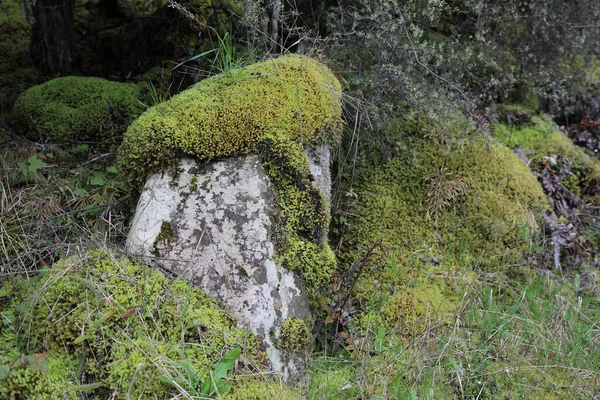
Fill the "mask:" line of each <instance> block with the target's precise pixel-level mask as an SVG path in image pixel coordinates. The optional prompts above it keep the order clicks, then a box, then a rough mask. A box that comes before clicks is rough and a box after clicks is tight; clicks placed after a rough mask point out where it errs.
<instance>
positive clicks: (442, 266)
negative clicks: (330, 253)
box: [344, 121, 550, 334]
mask: <svg viewBox="0 0 600 400" xmlns="http://www.w3.org/2000/svg"><path fill="white" fill-rule="evenodd" d="M388 130H389V132H390V137H391V138H393V139H394V140H395V141H396V145H397V148H398V149H400V152H399V154H398V156H396V157H395V158H393V159H392V160H390V161H387V162H377V163H376V164H375V165H373V166H371V167H369V168H367V169H365V170H364V171H363V172H361V173H360V174H359V176H358V177H357V179H356V180H355V186H354V187H353V192H354V194H355V197H356V200H355V204H354V205H353V207H351V209H350V210H349V214H350V215H351V217H350V218H349V220H348V222H349V227H348V230H347V233H346V235H345V236H344V240H345V242H346V246H347V248H349V249H360V248H364V247H365V246H372V245H373V244H374V243H376V242H377V241H378V240H381V241H382V244H383V245H384V246H385V248H387V249H388V252H387V253H386V255H385V256H382V257H379V258H377V257H375V258H374V259H373V261H372V262H371V264H370V265H369V266H368V268H369V269H368V270H367V271H365V273H363V274H362V277H361V278H360V279H359V282H358V284H357V287H356V298H355V301H357V302H358V303H360V304H361V305H362V307H361V309H362V311H361V312H359V314H358V315H357V317H356V318H355V320H356V322H357V324H358V325H359V326H361V327H363V328H364V327H366V326H368V325H370V324H373V323H374V324H376V325H377V324H381V323H383V324H384V325H386V326H400V327H403V328H402V329H404V330H405V333H407V334H409V333H415V332H418V331H419V329H420V328H422V327H423V326H424V324H426V323H427V322H428V320H429V319H430V318H431V317H434V318H435V319H437V318H442V320H443V319H444V318H445V317H448V316H450V315H451V311H453V309H454V307H455V306H456V305H457V304H458V301H459V300H460V298H461V296H462V295H463V294H464V292H463V291H462V289H461V287H460V286H461V285H462V284H468V281H469V280H472V279H473V278H474V277H475V275H474V272H473V271H486V272H491V273H493V272H494V271H499V270H502V269H503V268H504V266H505V265H510V264H514V262H515V261H516V260H521V257H522V254H523V251H524V250H526V247H527V245H528V244H529V239H530V238H531V237H532V234H533V233H534V231H536V230H537V226H538V225H537V221H538V218H539V217H540V215H541V213H542V211H543V210H546V209H548V208H549V207H550V206H549V203H548V201H547V199H546V197H545V195H544V193H543V191H542V188H541V186H540V185H539V184H538V182H537V181H536V179H535V177H534V176H533V175H532V174H531V173H530V172H529V170H528V168H527V166H526V165H525V163H524V162H523V161H521V160H520V159H519V158H518V157H517V156H516V155H514V154H513V153H512V152H511V150H509V149H508V148H506V147H505V146H503V145H502V144H500V143H497V142H496V141H494V140H489V141H486V140H485V139H484V138H483V137H475V138H472V139H467V140H464V141H460V140H457V141H456V142H455V143H454V145H453V146H452V147H451V148H449V147H447V146H445V145H442V144H439V143H437V142H436V141H435V137H434V138H423V136H425V135H424V132H426V131H425V126H423V125H420V124H415V123H414V122H409V121H395V122H393V123H391V124H390V126H389V128H388ZM348 261H349V260H348ZM374 294H377V295H374ZM446 322H448V321H446Z"/></svg>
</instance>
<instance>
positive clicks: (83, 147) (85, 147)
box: [71, 144, 90, 154]
mask: <svg viewBox="0 0 600 400" xmlns="http://www.w3.org/2000/svg"><path fill="white" fill-rule="evenodd" d="M89 149H90V146H89V145H87V144H78V145H77V146H73V147H72V148H71V152H73V154H77V153H86V152H87V151H88V150H89Z"/></svg>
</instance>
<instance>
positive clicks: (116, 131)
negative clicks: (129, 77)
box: [9, 76, 144, 141]
mask: <svg viewBox="0 0 600 400" xmlns="http://www.w3.org/2000/svg"><path fill="white" fill-rule="evenodd" d="M139 99H142V95H141V94H140V87H139V86H138V85H134V84H126V83H119V82H111V81H107V80H104V79H100V78H92V77H78V76H68V77H64V78H57V79H53V80H51V81H48V82H46V83H44V84H41V85H38V86H34V87H32V88H30V89H28V90H27V91H25V93H23V94H22V95H21V96H20V97H19V98H18V99H17V101H16V103H15V105H14V107H13V110H12V113H11V114H10V117H9V122H10V123H11V125H13V126H14V128H15V129H16V130H17V131H19V132H21V133H23V134H26V135H29V136H33V137H39V135H40V134H43V135H47V136H51V137H56V138H64V139H78V140H94V141H97V140H101V139H104V138H109V137H114V136H119V135H121V134H122V133H123V131H124V130H125V128H126V127H127V126H128V125H129V123H131V121H132V120H133V119H134V118H136V117H137V116H138V115H139V114H140V113H141V112H142V110H143V109H144V106H143V105H142V104H141V103H140V102H139V101H138V100H139Z"/></svg>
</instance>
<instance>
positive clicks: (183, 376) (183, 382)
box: [159, 347, 241, 398]
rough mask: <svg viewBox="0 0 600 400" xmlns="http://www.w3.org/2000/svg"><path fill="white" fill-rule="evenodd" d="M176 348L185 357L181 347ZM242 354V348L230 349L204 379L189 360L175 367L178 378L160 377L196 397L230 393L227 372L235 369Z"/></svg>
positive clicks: (210, 396)
mask: <svg viewBox="0 0 600 400" xmlns="http://www.w3.org/2000/svg"><path fill="white" fill-rule="evenodd" d="M174 349H175V351H177V353H178V354H179V355H180V356H181V357H182V358H183V357H184V354H183V351H182V350H181V349H178V348H174ZM240 354H241V349H240V348H238V347H236V348H233V349H231V350H229V351H228V352H227V353H225V355H224V356H223V358H222V359H221V361H219V362H218V363H216V364H215V366H214V368H213V370H212V371H211V372H210V374H209V376H208V377H206V378H204V379H203V378H202V377H201V376H199V375H198V374H197V373H196V371H195V370H194V367H193V366H192V364H190V363H189V362H188V361H184V362H182V363H181V365H179V368H173V371H175V372H176V373H177V374H178V376H177V377H176V378H169V377H167V376H164V375H163V376H160V377H159V379H160V380H161V381H162V382H164V383H166V384H168V385H171V386H173V387H174V388H177V389H179V390H182V389H183V390H185V391H186V392H187V393H188V394H190V395H191V396H192V397H194V398H196V397H198V398H207V397H208V398H212V397H215V396H221V395H224V394H227V393H229V391H230V390H231V387H230V386H229V385H228V384H227V381H226V378H227V373H228V372H229V371H231V370H232V369H233V367H234V365H235V362H236V361H237V359H238V358H239V357H240Z"/></svg>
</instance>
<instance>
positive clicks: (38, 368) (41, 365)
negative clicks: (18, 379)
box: [25, 354, 48, 374]
mask: <svg viewBox="0 0 600 400" xmlns="http://www.w3.org/2000/svg"><path fill="white" fill-rule="evenodd" d="M25 360H26V361H27V369H29V370H30V371H31V372H40V373H43V374H45V373H46V372H48V367H47V366H46V358H45V357H44V356H40V355H38V354H34V355H31V356H25Z"/></svg>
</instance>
